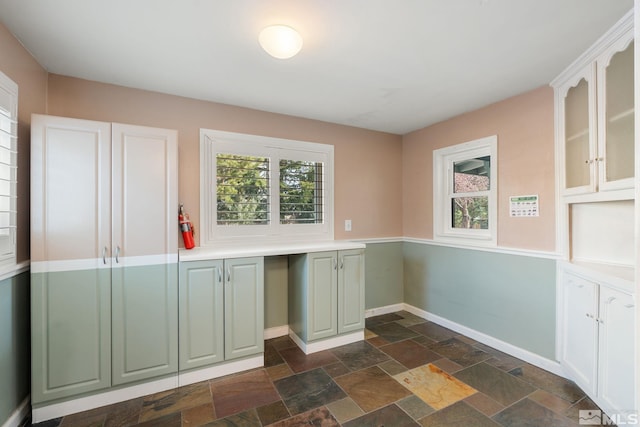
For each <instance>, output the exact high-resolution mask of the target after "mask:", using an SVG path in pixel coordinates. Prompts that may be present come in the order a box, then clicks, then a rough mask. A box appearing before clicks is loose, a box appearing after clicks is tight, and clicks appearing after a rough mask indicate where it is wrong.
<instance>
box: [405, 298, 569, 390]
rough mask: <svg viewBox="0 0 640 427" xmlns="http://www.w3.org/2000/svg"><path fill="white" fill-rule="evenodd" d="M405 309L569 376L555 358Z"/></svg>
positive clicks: (441, 318) (528, 361) (512, 354)
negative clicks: (551, 358) (548, 357)
mask: <svg viewBox="0 0 640 427" xmlns="http://www.w3.org/2000/svg"><path fill="white" fill-rule="evenodd" d="M403 309H404V310H406V311H408V312H409V313H411V314H415V315H416V316H419V317H422V318H423V319H425V320H428V321H430V322H433V323H437V324H438V325H440V326H444V327H445V328H448V329H451V330H452V331H456V332H458V333H460V334H463V335H466V336H468V337H469V338H472V339H474V340H476V341H478V342H481V343H483V344H486V345H488V346H490V347H493V348H495V349H496V350H500V351H502V352H503V353H507V354H509V355H511V356H513V357H517V358H518V359H521V360H524V361H525V362H527V363H530V364H532V365H534V366H537V367H539V368H542V369H544V370H546V371H549V372H551V373H554V374H556V375H559V376H561V377H563V378H567V375H566V374H565V372H564V370H563V369H562V365H560V363H558V362H557V361H555V360H550V359H547V358H546V357H542V356H540V355H538V354H535V353H532V352H530V351H529V350H525V349H523V348H520V347H517V346H515V345H513V344H509V343H507V342H504V341H502V340H499V339H497V338H494V337H492V336H490V335H487V334H485V333H483V332H479V331H476V330H475V329H472V328H469V327H468V326H464V325H461V324H459V323H456V322H453V321H451V320H448V319H445V318H444V317H440V316H438V315H436V314H432V313H429V312H427V311H424V310H421V309H419V308H416V307H414V306H412V305H409V304H403Z"/></svg>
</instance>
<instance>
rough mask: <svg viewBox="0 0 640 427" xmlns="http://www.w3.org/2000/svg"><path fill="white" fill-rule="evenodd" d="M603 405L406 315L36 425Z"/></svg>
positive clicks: (377, 422)
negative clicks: (248, 366) (351, 335)
mask: <svg viewBox="0 0 640 427" xmlns="http://www.w3.org/2000/svg"><path fill="white" fill-rule="evenodd" d="M580 409H589V410H591V409H598V408H597V406H596V405H595V404H594V403H593V402H592V401H591V400H590V399H589V398H588V397H586V396H585V394H584V393H583V392H582V391H581V390H580V389H579V388H578V387H576V386H575V385H574V384H573V383H572V382H570V381H567V380H565V379H563V378H561V377H558V376H556V375H554V374H551V373H549V372H547V371H544V370H542V369H539V368H537V367H535V366H532V365H530V364H528V363H526V362H524V361H522V360H519V359H516V358H514V357H511V356H509V355H507V354H504V353H502V352H500V351H498V350H495V349H493V348H491V347H488V346H486V345H484V344H481V343H478V342H475V341H473V340H472V339H470V338H468V337H465V336H463V335H459V334H457V333H456V332H454V331H451V330H449V329H446V328H443V327H442V326H439V325H437V324H435V323H431V322H427V321H425V320H424V319H421V318H419V317H417V316H414V315H413V314H411V313H408V312H405V311H402V312H398V313H392V314H386V315H381V316H376V317H372V318H369V319H367V330H366V341H363V342H358V343H354V344H349V345H345V346H342V347H339V348H335V349H332V350H326V351H322V352H318V353H314V354H310V355H305V354H304V353H303V352H302V351H301V350H299V349H298V348H297V347H296V345H295V344H294V343H293V341H291V340H290V339H289V338H288V337H280V338H275V339H272V340H268V341H266V343H265V366H264V368H260V369H254V370H251V371H248V372H243V373H239V374H235V375H230V376H227V377H223V378H218V379H213V380H210V381H204V382H201V383H197V384H193V385H189V386H186V387H181V388H178V389H175V390H169V391H165V392H161V393H156V394H153V395H149V396H145V397H141V398H138V399H133V400H129V401H126V402H122V403H118V404H115V405H110V406H106V407H102V408H97V409H93V410H90V411H87V412H82V413H78V414H73V415H68V416H66V417H64V418H60V419H56V420H50V421H47V422H44V423H39V424H36V425H37V426H39V427H72V426H96V427H99V426H104V427H106V426H131V425H138V426H177V427H179V426H201V425H207V426H303V425H314V426H345V427H361V426H385V427H392V426H455V427H459V426H518V427H519V426H540V427H562V426H578V425H579V423H578V411H579V410H580Z"/></svg>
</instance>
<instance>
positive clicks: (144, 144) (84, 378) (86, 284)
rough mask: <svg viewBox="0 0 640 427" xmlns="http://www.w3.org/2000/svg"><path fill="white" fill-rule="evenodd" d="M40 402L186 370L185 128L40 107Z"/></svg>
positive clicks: (36, 348)
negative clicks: (181, 230) (48, 112)
mask: <svg viewBox="0 0 640 427" xmlns="http://www.w3.org/2000/svg"><path fill="white" fill-rule="evenodd" d="M31 144H32V145H31V287H32V288H31V316H32V337H31V340H32V389H31V390H32V391H31V397H32V401H33V404H34V408H37V407H38V406H40V405H42V404H44V403H47V402H50V401H53V400H59V399H63V398H70V397H73V396H78V395H81V394H82V395H84V394H86V393H88V392H94V391H96V390H107V389H109V388H110V387H112V386H117V385H121V384H126V383H131V382H139V381H141V380H145V379H148V378H156V377H162V376H166V375H169V374H172V373H175V372H177V368H178V337H177V325H178V323H177V321H178V311H177V286H178V269H177V249H178V239H177V236H178V233H177V232H176V225H175V224H176V220H175V216H176V207H177V206H178V203H177V182H178V181H177V132H176V131H173V130H167V129H156V128H148V127H140V126H130V125H120V124H111V123H103V122H96V121H90V120H79V119H70V118H63V117H53V116H42V115H34V116H33V117H32V121H31Z"/></svg>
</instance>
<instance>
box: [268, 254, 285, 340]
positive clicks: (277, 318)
mask: <svg viewBox="0 0 640 427" xmlns="http://www.w3.org/2000/svg"><path fill="white" fill-rule="evenodd" d="M288 269H289V258H288V257H287V256H269V257H265V258H264V327H265V329H269V328H275V327H278V326H284V325H288V324H289V317H288V315H287V310H288V309H287V301H288V290H287V289H288V287H287V286H288V283H289V281H288V280H289V279H288V275H289V270H288Z"/></svg>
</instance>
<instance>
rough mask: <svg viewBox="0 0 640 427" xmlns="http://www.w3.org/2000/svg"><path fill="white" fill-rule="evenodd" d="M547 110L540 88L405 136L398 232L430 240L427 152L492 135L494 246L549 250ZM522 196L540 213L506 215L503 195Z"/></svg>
mask: <svg viewBox="0 0 640 427" xmlns="http://www.w3.org/2000/svg"><path fill="white" fill-rule="evenodd" d="M553 110H554V105H553V90H552V89H551V88H550V87H547V86H545V87H541V88H538V89H535V90H533V91H530V92H527V93H524V94H521V95H518V96H515V97H512V98H509V99H506V100H503V101H500V102H497V103H495V104H492V105H489V106H487V107H484V108H481V109H479V110H476V111H472V112H469V113H466V114H462V115H460V116H457V117H454V118H452V119H449V120H447V121H444V122H441V123H437V124H435V125H432V126H429V127H427V128H424V129H421V130H418V131H415V132H412V133H409V134H407V135H405V136H404V138H403V144H402V146H403V153H402V165H403V234H404V236H408V237H416V238H424V239H432V238H433V170H432V169H433V156H432V152H433V150H435V149H438V148H442V147H446V146H450V145H455V144H459V143H462V142H467V141H471V140H474V139H478V138H482V137H485V136H489V135H498V246H502V247H511V248H521V249H530V250H541V251H555V190H554V176H555V166H554V127H553V126H554V121H553V120H554V119H553ZM528 194H538V195H539V203H540V216H539V217H537V218H511V217H510V216H509V210H508V204H509V196H517V195H528Z"/></svg>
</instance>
